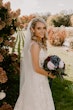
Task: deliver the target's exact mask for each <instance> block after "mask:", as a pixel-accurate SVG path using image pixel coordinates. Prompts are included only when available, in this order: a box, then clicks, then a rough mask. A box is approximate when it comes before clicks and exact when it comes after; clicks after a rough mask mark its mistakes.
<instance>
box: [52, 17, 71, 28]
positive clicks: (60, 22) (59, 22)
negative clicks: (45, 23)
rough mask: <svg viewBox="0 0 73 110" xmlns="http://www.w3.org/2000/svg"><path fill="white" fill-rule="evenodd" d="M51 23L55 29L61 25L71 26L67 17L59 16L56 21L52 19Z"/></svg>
mask: <svg viewBox="0 0 73 110" xmlns="http://www.w3.org/2000/svg"><path fill="white" fill-rule="evenodd" d="M52 22H53V24H54V26H55V27H60V26H61V25H63V26H70V25H71V23H70V16H69V15H65V16H59V17H58V19H53V20H52Z"/></svg>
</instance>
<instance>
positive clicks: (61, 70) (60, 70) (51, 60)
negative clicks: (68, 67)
mask: <svg viewBox="0 0 73 110" xmlns="http://www.w3.org/2000/svg"><path fill="white" fill-rule="evenodd" d="M43 68H44V69H45V70H46V71H48V72H51V73H52V74H53V75H56V76H57V77H58V78H60V79H63V76H66V75H67V74H65V63H64V62H63V61H62V60H61V58H59V57H58V56H57V55H51V56H48V57H47V58H46V59H45V60H44V63H43ZM51 81H52V79H50V83H51Z"/></svg>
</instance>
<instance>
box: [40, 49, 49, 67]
mask: <svg viewBox="0 0 73 110" xmlns="http://www.w3.org/2000/svg"><path fill="white" fill-rule="evenodd" d="M46 57H47V51H46V50H44V49H43V48H41V50H40V54H39V65H40V66H41V67H42V66H43V63H44V60H45V59H46Z"/></svg>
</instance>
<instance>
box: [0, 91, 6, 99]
mask: <svg viewBox="0 0 73 110" xmlns="http://www.w3.org/2000/svg"><path fill="white" fill-rule="evenodd" d="M5 97H6V93H5V92H4V91H3V90H2V91H1V92H0V100H2V99H4V98H5Z"/></svg>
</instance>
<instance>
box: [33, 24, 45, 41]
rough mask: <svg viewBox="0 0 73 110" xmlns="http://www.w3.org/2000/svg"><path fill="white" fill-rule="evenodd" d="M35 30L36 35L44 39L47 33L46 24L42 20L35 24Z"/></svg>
mask: <svg viewBox="0 0 73 110" xmlns="http://www.w3.org/2000/svg"><path fill="white" fill-rule="evenodd" d="M33 32H34V34H35V36H36V37H38V38H39V39H42V38H43V37H44V36H45V34H46V26H45V24H44V23H42V22H37V23H36V25H35V28H34V29H33Z"/></svg>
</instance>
